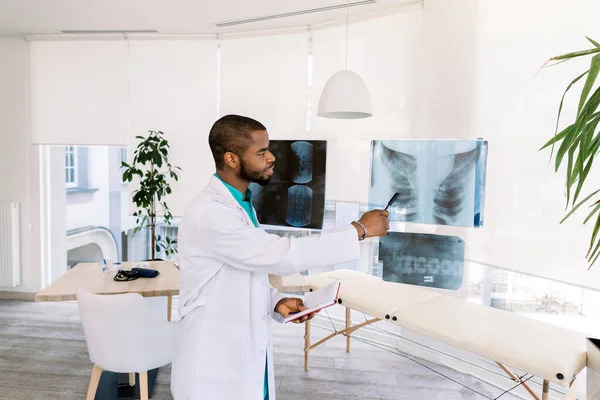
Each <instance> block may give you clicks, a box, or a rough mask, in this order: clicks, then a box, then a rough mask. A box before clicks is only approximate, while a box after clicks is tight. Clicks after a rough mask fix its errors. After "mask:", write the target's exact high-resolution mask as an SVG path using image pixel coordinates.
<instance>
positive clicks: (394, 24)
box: [311, 11, 421, 139]
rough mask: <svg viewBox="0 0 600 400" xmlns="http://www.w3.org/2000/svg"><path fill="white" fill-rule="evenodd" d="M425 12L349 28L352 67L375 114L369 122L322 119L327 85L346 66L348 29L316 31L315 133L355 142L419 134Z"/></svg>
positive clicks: (397, 16) (366, 22)
mask: <svg viewBox="0 0 600 400" xmlns="http://www.w3.org/2000/svg"><path fill="white" fill-rule="evenodd" d="M420 12H421V11H410V12H403V13H399V14H395V15H391V16H387V17H382V18H377V19H373V20H366V21H362V22H357V23H353V24H350V26H349V27H348V69H350V70H353V71H355V72H357V73H358V74H359V75H360V76H361V77H362V78H363V80H364V81H365V84H366V85H367V88H368V90H369V92H370V95H371V101H372V104H373V116H372V117H370V118H366V119H359V120H340V119H327V118H321V117H318V116H317V106H318V104H319V97H320V96H321V92H322V90H323V87H324V86H325V83H326V82H327V80H328V79H329V78H330V77H331V75H333V74H334V73H335V72H337V71H339V70H342V69H344V66H345V55H346V51H345V49H346V39H345V38H346V26H345V25H344V26H340V27H335V28H327V29H323V30H317V31H315V32H314V33H313V56H314V62H313V77H312V80H313V90H312V91H311V94H312V96H311V101H312V132H313V133H315V134H318V135H320V136H322V135H324V134H327V135H331V136H333V137H338V138H344V137H347V138H352V139H358V138H363V139H366V138H369V139H384V138H396V139H399V138H406V137H409V136H410V135H411V134H414V132H415V130H416V126H417V120H418V115H417V110H418V108H417V96H416V89H417V86H416V84H417V71H418V61H419V45H420V42H421V39H420V38H421V18H420V15H419V13H420Z"/></svg>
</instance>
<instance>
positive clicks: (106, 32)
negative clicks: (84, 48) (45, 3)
mask: <svg viewBox="0 0 600 400" xmlns="http://www.w3.org/2000/svg"><path fill="white" fill-rule="evenodd" d="M60 33H64V34H70V35H111V34H121V35H122V34H126V33H158V31H157V30H152V29H121V30H119V29H110V30H106V29H99V30H75V29H72V30H64V31H60Z"/></svg>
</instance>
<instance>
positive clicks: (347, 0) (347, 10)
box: [344, 0, 350, 69]
mask: <svg viewBox="0 0 600 400" xmlns="http://www.w3.org/2000/svg"><path fill="white" fill-rule="evenodd" d="M349 13H350V0H346V62H345V65H344V69H348V16H349Z"/></svg>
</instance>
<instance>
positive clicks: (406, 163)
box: [380, 142, 418, 221]
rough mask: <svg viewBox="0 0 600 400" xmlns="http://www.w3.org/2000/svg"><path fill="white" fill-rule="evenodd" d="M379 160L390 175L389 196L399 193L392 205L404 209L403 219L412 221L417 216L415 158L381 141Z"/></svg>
mask: <svg viewBox="0 0 600 400" xmlns="http://www.w3.org/2000/svg"><path fill="white" fill-rule="evenodd" d="M380 144H381V158H382V160H381V162H382V165H383V166H384V168H385V169H386V170H387V171H388V173H389V176H390V188H389V190H390V192H389V197H390V198H391V196H392V195H393V194H394V193H400V195H399V196H398V198H397V199H396V202H395V203H394V207H400V208H402V209H404V210H405V216H404V218H403V220H404V221H414V220H416V219H417V217H418V201H417V200H418V199H417V191H416V187H417V174H416V171H417V159H416V158H415V157H414V156H412V155H410V154H405V153H402V152H399V151H395V150H391V149H389V148H387V147H386V146H385V145H384V144H383V143H381V142H380Z"/></svg>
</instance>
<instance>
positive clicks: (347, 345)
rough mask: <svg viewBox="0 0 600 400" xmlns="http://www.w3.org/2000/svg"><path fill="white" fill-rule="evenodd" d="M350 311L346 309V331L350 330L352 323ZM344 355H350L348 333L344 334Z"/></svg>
mask: <svg viewBox="0 0 600 400" xmlns="http://www.w3.org/2000/svg"><path fill="white" fill-rule="evenodd" d="M350 311H351V310H350V308H348V307H346V329H350V324H351V323H352V321H351V319H352V317H351V315H350ZM346 353H350V332H348V333H346Z"/></svg>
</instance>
